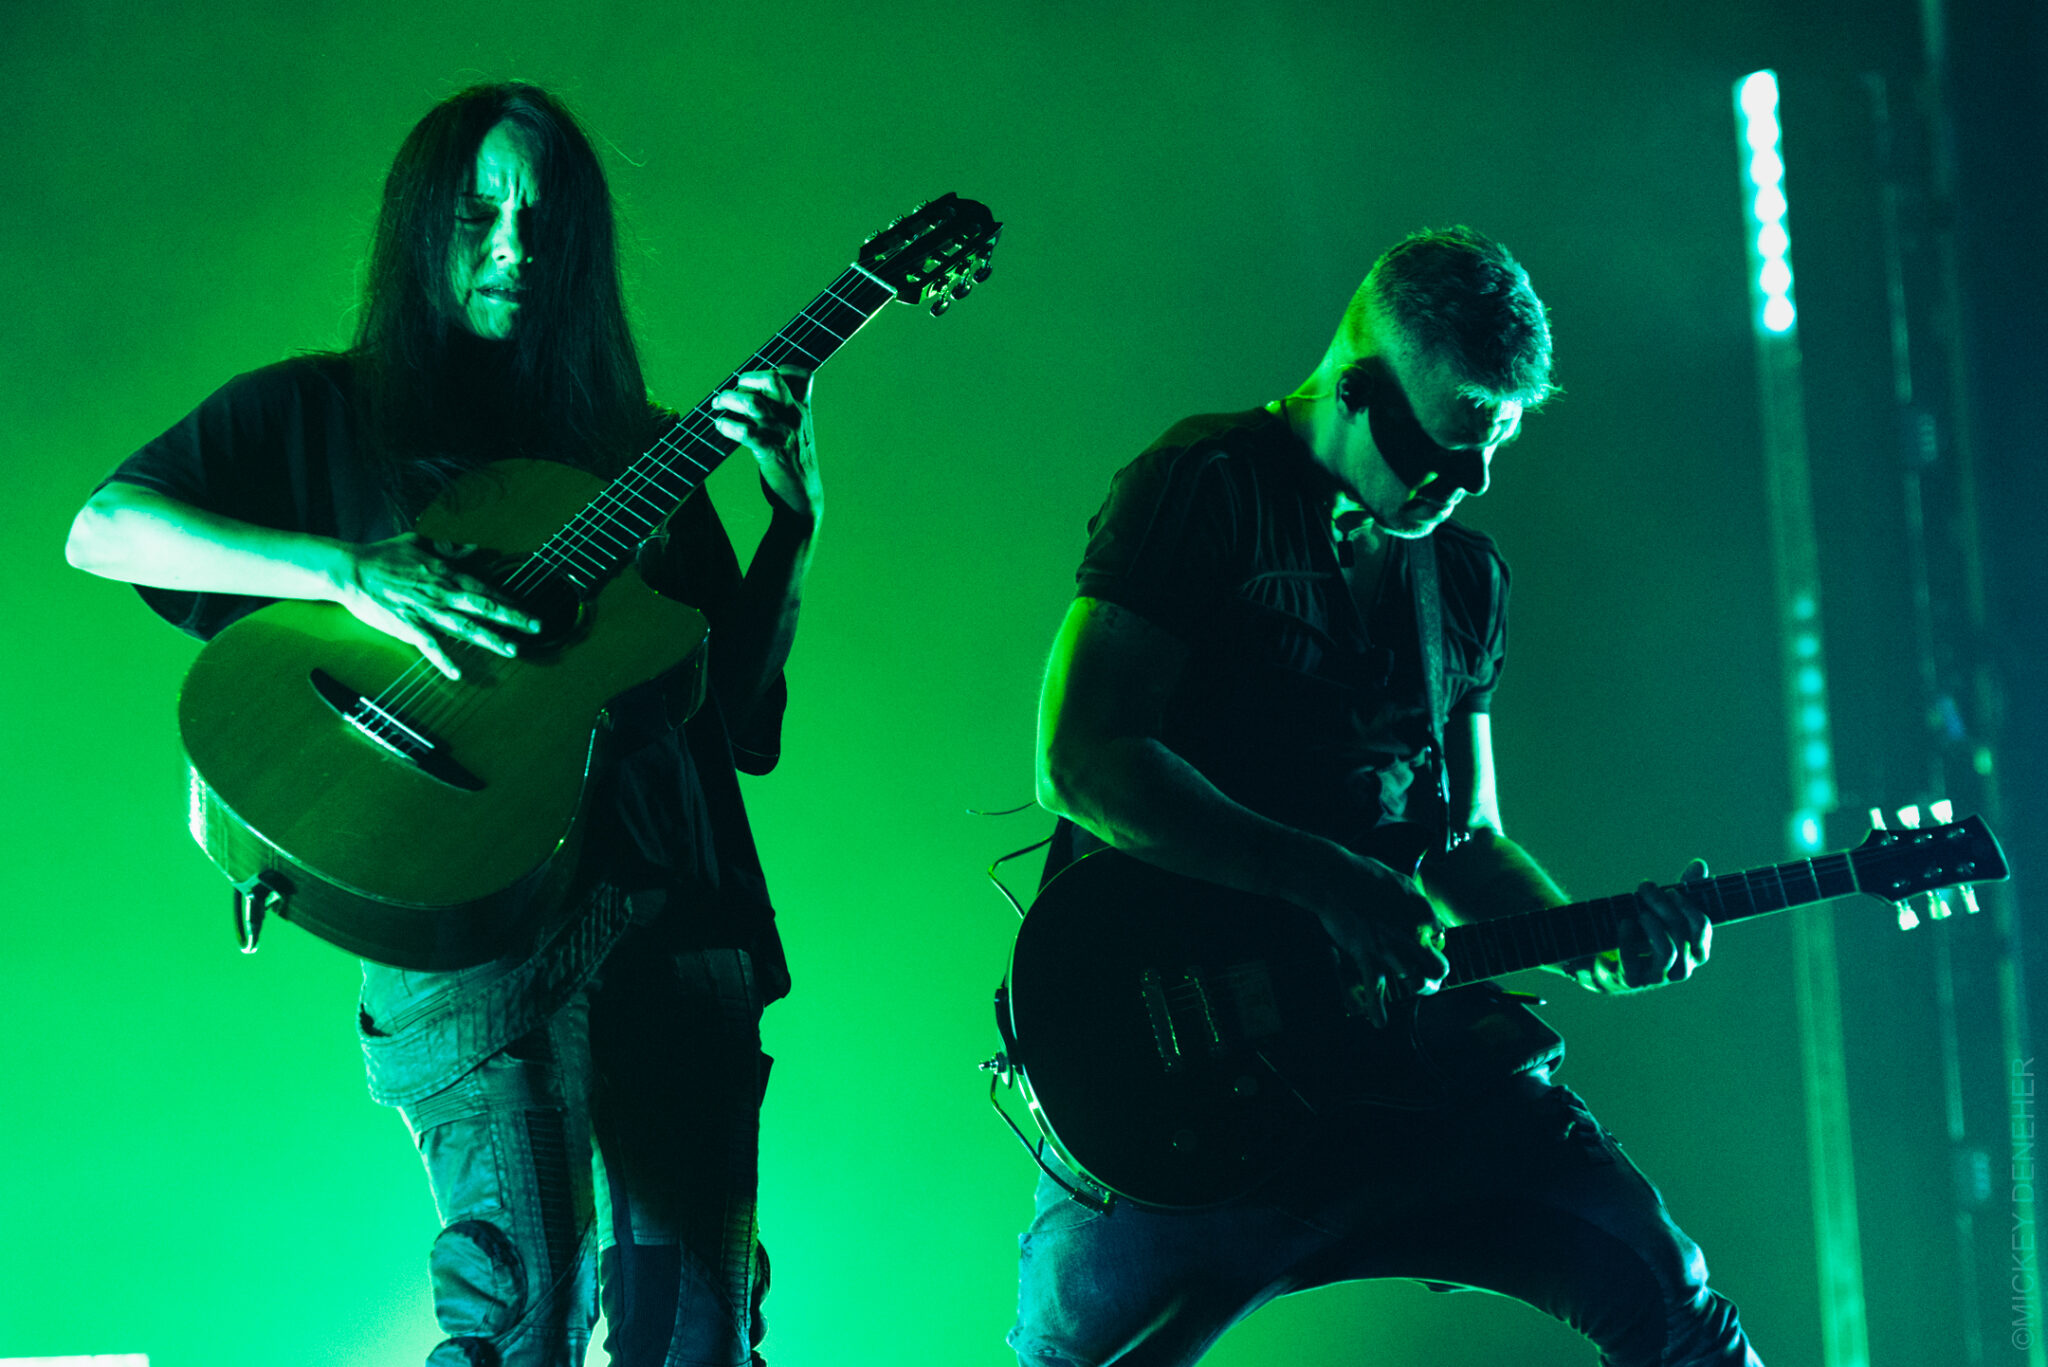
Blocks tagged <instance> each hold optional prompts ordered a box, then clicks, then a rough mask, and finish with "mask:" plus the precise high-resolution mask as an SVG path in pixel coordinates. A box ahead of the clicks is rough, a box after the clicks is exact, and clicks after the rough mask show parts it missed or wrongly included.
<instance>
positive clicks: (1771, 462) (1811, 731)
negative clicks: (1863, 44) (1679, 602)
mask: <svg viewBox="0 0 2048 1367" xmlns="http://www.w3.org/2000/svg"><path fill="white" fill-rule="evenodd" d="M1735 116H1736V123H1737V125H1738V126H1739V128H1740V130H1741V134H1742V144H1741V151H1742V176H1743V188H1744V200H1745V203H1746V204H1747V207H1748V218H1749V230H1748V233H1747V239H1748V243H1749V294H1750V304H1751V312H1750V322H1751V324H1752V326H1753V327H1754V329H1755V332H1756V356H1757V378H1758V380H1759V381H1760V387H1761V389H1762V398H1763V419H1764V451H1765V460H1766V463H1767V466H1768V480H1769V484H1770V495H1771V500H1772V514H1773V515H1772V536H1773V540H1774V542H1775V546H1774V549H1775V550H1776V552H1777V567H1778V577H1779V595H1778V607H1779V625H1780V635H1781V639H1782V642H1783V647H1784V655H1785V715H1786V718H1787V720H1788V723H1789V727H1790V732H1789V737H1788V738H1789V740H1790V741H1791V762H1792V773H1791V779H1792V848H1793V849H1794V850H1795V851H1796V852H1799V853H1802V854H1812V853H1816V852H1818V851H1819V850H1821V849H1822V848H1824V845H1825V840H1826V832H1825V829H1824V827H1825V821H1824V818H1825V817H1826V815H1827V813H1829V812H1831V811H1833V810H1834V809H1835V806H1836V794H1835V760H1834V744H1833V740H1832V736H1831V730H1830V727H1829V724H1828V680H1827V667H1826V662H1825V660H1824V659H1823V657H1822V652H1821V634H1820V568H1819V556H1818V553H1817V552H1816V550H1815V548H1814V538H1813V499H1812V494H1811V492H1810V488H1809V479H1808V475H1807V460H1806V403H1805V396H1804V391H1803V389H1802V387H1801V383H1800V375H1799V309H1798V306H1797V305H1796V304H1794V303H1793V300H1792V235H1791V233H1790V232H1789V231H1788V230H1787V228H1786V209H1787V202H1786V199H1785V157H1784V150H1783V131H1782V128H1781V126H1780V124H1779V122H1778V78H1777V75H1776V73H1774V72H1770V71H1758V72H1755V73H1753V74H1751V75H1748V76H1745V77H1743V79H1742V80H1741V81H1739V82H1738V83H1737V84H1736V87H1735Z"/></svg>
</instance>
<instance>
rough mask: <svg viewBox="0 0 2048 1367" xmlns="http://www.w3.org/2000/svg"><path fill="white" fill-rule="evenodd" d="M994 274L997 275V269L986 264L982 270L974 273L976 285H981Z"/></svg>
mask: <svg viewBox="0 0 2048 1367" xmlns="http://www.w3.org/2000/svg"><path fill="white" fill-rule="evenodd" d="M993 274H995V267H993V266H990V265H987V264H984V265H983V266H982V267H981V269H980V270H977V271H976V272H975V273H974V283H975V284H977V285H979V284H980V283H981V282H982V281H984V280H986V279H988V278H989V276H991V275H993Z"/></svg>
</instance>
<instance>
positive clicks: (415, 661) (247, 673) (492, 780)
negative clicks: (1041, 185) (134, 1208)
mask: <svg viewBox="0 0 2048 1367" xmlns="http://www.w3.org/2000/svg"><path fill="white" fill-rule="evenodd" d="M1001 229H1002V225H1001V224H999V223H997V222H996V221H995V220H994V219H993V218H992V217H990V215H989V211H988V209H987V208H986V207H985V206H983V205H981V204H977V203H975V202H974V201H972V200H963V199H960V198H958V197H957V196H955V195H950V194H949V195H946V196H944V197H942V198H940V199H937V200H934V201H932V202H931V203H929V204H926V205H923V206H921V207H920V208H919V209H917V210H916V211H915V212H914V213H911V214H909V215H908V216H906V217H904V218H902V219H899V220H898V221H897V222H895V223H893V224H891V225H890V226H889V227H887V228H885V229H883V230H882V231H881V232H880V233H877V234H876V235H875V236H874V237H871V238H869V239H868V241H867V242H866V243H865V245H863V246H862V248H861V250H860V252H859V255H858V257H857V259H856V260H855V261H854V263H853V264H852V265H850V266H848V267H847V268H846V270H845V271H844V272H843V273H842V274H841V275H840V276H839V277H838V279H836V280H834V281H833V282H832V283H831V284H830V285H829V286H827V287H826V289H825V291H824V292H823V293H822V294H820V295H818V297H817V298H815V299H813V300H812V301H811V302H810V303H809V304H807V305H806V306H805V307H804V308H803V310H802V311H801V312H799V313H798V314H797V315H796V317H795V318H794V319H792V320H791V321H790V322H789V323H788V324H786V325H785V326H784V327H783V328H782V329H781V330H780V331H779V332H777V333H776V334H775V335H774V336H773V337H772V338H770V339H769V341H768V342H767V344H766V345H764V346H762V347H761V348H760V350H758V351H756V352H754V353H753V355H751V356H750V357H748V358H747V360H746V361H745V362H743V363H742V364H741V365H740V366H739V367H738V368H737V370H736V371H735V373H737V371H743V370H756V369H765V368H767V367H770V366H776V365H792V366H798V367H802V368H804V369H807V370H815V369H816V368H817V367H818V366H819V365H821V364H823V363H824V362H825V360H826V359H827V358H829V357H830V356H832V355H833V354H834V353H835V352H837V351H838V350H839V348H840V346H841V345H842V344H844V343H845V342H846V340H847V339H848V338H850V337H852V336H853V334H854V333H855V332H857V331H858V330H859V329H860V328H861V326H862V325H863V324H865V323H866V322H867V321H868V320H869V319H870V318H872V317H873V316H874V315H875V314H877V313H879V312H880V311H881V310H882V307H883V306H884V305H885V304H887V303H889V302H890V301H891V300H897V301H900V302H903V303H920V304H928V305H930V307H931V310H932V312H933V313H934V314H937V313H942V312H944V311H945V309H946V308H947V307H948V306H949V305H950V304H952V303H953V302H954V301H956V300H958V299H960V298H963V297H965V295H966V294H967V292H968V291H969V290H970V289H972V288H973V286H974V285H975V284H976V283H978V282H980V281H981V280H984V279H986V278H987V277H988V273H989V265H988V262H989V255H990V253H991V252H992V251H993V250H994V248H995V245H996V241H997V239H998V237H999V236H1000V234H1001ZM730 384H731V380H730V379H728V381H727V382H726V384H724V385H721V386H719V389H718V390H714V391H713V392H712V395H708V396H706V398H705V399H704V400H703V401H702V402H701V403H699V404H698V405H697V406H696V407H695V408H694V409H692V410H691V411H690V412H689V413H687V414H685V415H684V416H683V417H682V418H681V419H680V420H678V421H677V422H675V423H674V424H673V425H672V426H669V427H668V428H667V429H666V430H665V431H664V432H663V433H662V435H661V438H660V439H659V440H658V441H657V442H656V443H655V444H654V446H653V447H651V448H650V449H649V450H648V451H647V452H646V453H645V454H643V455H642V456H640V457H639V459H637V460H636V461H634V462H633V463H632V465H631V466H629V467H628V468H627V469H626V471H625V472H624V473H623V474H621V475H620V476H618V478H616V479H614V480H612V481H611V482H610V483H608V484H607V483H605V482H604V481H602V480H600V479H599V478H597V477H596V476H593V475H590V474H587V473H585V472H583V471H581V470H577V469H574V468H572V467H570V466H567V465H561V464H556V463H553V462H548V461H538V460H516V461H504V462H500V463H498V464H496V465H493V466H490V467H488V468H486V469H484V470H481V471H478V472H476V473H474V474H472V475H469V476H467V477H465V478H463V479H461V480H459V481H458V482H456V483H455V484H454V485H453V486H452V487H451V488H450V489H449V490H448V491H447V492H446V493H444V494H443V495H442V496H441V497H440V498H439V499H437V500H435V502H434V503H433V504H432V505H431V506H430V507H428V508H427V509H426V511H425V512H423V513H422V514H421V515H420V517H419V519H418V521H417V524H416V527H415V530H417V531H418V532H419V534H420V535H422V536H425V537H431V538H434V539H437V540H444V541H449V542H455V543H459V544H469V545H474V546H477V547H479V548H480V550H479V551H478V552H477V555H476V559H475V561H470V560H466V561H465V568H469V567H470V565H471V564H472V563H476V564H489V565H491V566H493V567H495V569H494V572H493V573H492V577H493V578H494V579H495V580H496V582H498V583H499V584H500V585H501V587H503V588H504V589H505V590H506V592H507V593H508V595H509V596H511V597H512V599H513V600H514V601H515V602H517V603H519V604H520V605H521V606H522V607H525V608H526V609H527V610H528V611H529V612H531V613H532V614H533V615H535V616H537V617H539V618H540V619H541V621H542V623H543V627H542V629H541V631H540V632H538V633H537V634H536V636H535V638H534V639H533V640H532V641H531V642H530V643H523V644H522V645H521V647H520V650H519V654H518V655H517V657H516V658H513V659H509V660H507V659H501V658H499V657H496V656H491V655H489V654H487V653H486V652H484V651H481V650H477V649H470V648H464V647H457V649H458V651H460V652H461V653H460V656H459V662H460V663H461V665H462V668H463V677H462V678H461V680H459V681H453V680H450V679H448V678H446V677H445V676H443V675H442V674H441V673H440V672H439V671H438V670H436V669H435V668H433V667H432V666H431V665H429V664H427V663H426V662H425V661H424V660H423V659H422V658H421V657H420V655H419V653H418V652H417V651H416V650H415V649H414V648H413V647H412V646H410V645H407V644H406V643H404V642H402V641H398V640H396V639H394V638H392V637H390V636H386V635H384V634H383V633H382V632H379V631H376V630H375V629H373V628H371V627H369V626H366V625H364V624H363V623H362V622H360V621H358V620H357V619H356V618H355V617H354V616H352V615H351V614H350V613H349V612H348V611H347V610H346V609H344V608H342V607H340V606H338V605H336V604H333V603H323V602H300V601H287V602H279V603H275V604H272V605H271V606H268V607H265V608H262V609H261V610H259V611H257V612H254V613H251V614H250V615H249V616H247V617H244V618H242V619H241V620H240V621H237V622H236V623H234V624H233V625H231V626H229V627H228V628H227V629H226V630H225V631H223V632H221V633H220V634H219V635H218V636H216V637H215V638H214V639H213V640H212V641H210V642H209V643H208V644H207V645H206V647H205V648H204V649H203V650H202V651H201V652H200V654H199V657H198V659H197V660H196V661H195V662H194V663H193V665H192V668H191V671H190V672H189V673H188V674H187V676H186V678H185V684H184V688H183V691H182V692H181V693H180V695H179V698H178V726H179V733H180V738H181V740H182V741H183V744H184V749H185V755H186V758H187V760H188V761H189V770H190V825H191V831H192V835H193V838H194V839H196V840H197V841H198V842H199V845H200V848H201V849H203V850H204V851H205V852H206V855H207V857H208V858H209V859H211V860H212V861H213V862H214V864H215V865H217V866H218V867H219V869H220V870H221V872H222V873H224V874H225V875H227V877H228V879H229V881H230V882H231V883H232V884H234V886H235V889H236V899H235V910H236V928H237V933H238V935H239V936H240V937H241V940H242V945H243V948H244V949H245V950H246V949H253V948H254V947H255V942H256V935H257V934H258V932H259V931H260V928H261V924H262V918H263V915H264V913H265V912H266V911H275V912H277V913H278V914H279V915H281V916H284V917H286V918H287V919H289V920H291V921H293V922H294V923H296V924H298V925H301V926H303V927H305V928H306V929H307V930H310V931H312V932H313V933H314V934H315V935H318V936H320V937H322V938H323V939H326V940H328V941H330V942H332V943H334V944H336V945H339V946H340V947H342V948H343V949H346V950H349V951H350V952H352V953H355V954H360V955H363V956H364V957H366V958H370V959H375V960H377V961H379V962H382V963H387V964H392V965H395V966H397V967H401V968H413V969H452V968H461V967H465V966H468V965H472V964H477V963H481V962H484V961H485V960H487V959H490V958H493V957H495V956H497V955H499V954H503V953H506V952H508V951H509V950H511V949H513V948H515V947H516V946H517V944H519V943H520V942H521V940H522V938H523V937H526V936H529V935H531V934H532V933H533V932H534V931H535V930H536V929H538V928H540V927H541V926H542V925H543V924H544V922H545V920H546V918H547V917H549V916H550V915H552V914H554V913H556V912H557V911H558V910H559V904H560V903H561V901H562V900H563V898H564V896H565V894H566V893H567V891H568V884H569V881H570V879H571V877H572V875H573V873H574V867H575V863H576V852H577V850H578V848H579V846H580V840H579V815H580V812H581V808H582V804H583V797H584V792H585V789H586V787H587V786H588V781H589V778H590V775H591V773H592V768H593V765H594V763H595V762H596V760H597V758H598V753H599V739H600V733H601V731H602V729H603V727H604V725H605V722H606V716H605V707H606V705H607V704H608V703H609V702H610V701H611V700H613V699H615V698H617V697H618V696H619V695H621V694H622V693H625V692H626V691H628V690H629V689H631V688H633V687H635V686H637V685H639V684H642V683H645V682H647V681H650V680H653V679H656V678H660V677H662V676H664V675H667V676H669V680H670V682H669V684H668V687H669V689H670V695H671V697H675V696H678V695H681V696H683V697H684V698H686V699H687V698H688V697H689V696H691V695H692V694H694V696H695V697H697V698H699V699H701V697H702V689H703V676H702V663H703V655H704V642H705V636H706V627H705V622H704V618H703V617H702V616H701V615H700V614H699V613H697V612H696V611H695V610H694V609H692V608H690V607H687V606H685V605H683V604H681V603H678V602H676V601H674V600H672V599H669V598H665V597H663V596H662V595H661V594H659V593H657V592H655V591H654V590H653V589H652V588H650V587H649V586H648V585H647V583H646V582H645V580H643V579H642V578H641V577H640V574H639V572H638V570H637V569H636V568H635V567H634V563H633V561H634V557H635V554H636V553H637V552H638V550H639V548H640V546H641V545H642V544H643V543H644V542H645V541H646V540H647V539H648V538H649V537H650V536H652V535H653V534H654V533H655V532H656V531H657V530H659V529H660V527H661V526H662V525H663V523H664V522H665V521H666V520H667V519H668V517H669V515H670V514H671V513H672V512H674V511H675V509H676V508H677V507H679V506H680V505H681V504H682V502H683V501H684V500H685V499H687V498H688V497H690V495H691V494H693V493H694V492H696V490H697V488H698V487H699V486H700V485H701V484H702V483H703V481H704V479H705V477H706V476H708V475H709V474H710V473H711V471H712V470H713V469H714V468H715V467H716V466H717V465H718V464H719V462H720V461H722V460H723V459H724V458H725V457H726V456H727V455H728V454H730V453H731V451H732V450H733V448H734V447H735V446H736V445H737V443H735V442H734V441H732V440H731V439H729V438H727V437H724V436H722V435H720V434H719V432H718V430H717V428H716V427H715V426H714V424H713V420H712V419H713V414H712V409H711V407H710V405H711V399H712V397H715V396H716V394H717V393H718V392H720V390H723V389H725V388H728V387H730ZM693 674H694V678H693Z"/></svg>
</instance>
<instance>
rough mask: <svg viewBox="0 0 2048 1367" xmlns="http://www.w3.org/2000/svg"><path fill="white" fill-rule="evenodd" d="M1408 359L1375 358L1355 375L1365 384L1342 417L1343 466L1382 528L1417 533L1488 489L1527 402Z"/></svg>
mask: <svg viewBox="0 0 2048 1367" xmlns="http://www.w3.org/2000/svg"><path fill="white" fill-rule="evenodd" d="M1403 359H1404V358H1402V357H1399V356H1377V357H1373V358H1371V359H1369V360H1368V361H1366V363H1365V365H1364V367H1363V371H1364V373H1363V374H1361V375H1358V376H1355V377H1354V378H1353V379H1352V381H1351V383H1353V384H1359V385H1362V389H1361V392H1358V393H1356V394H1354V395H1353V397H1354V398H1355V399H1356V400H1357V401H1358V407H1357V408H1356V410H1355V411H1346V412H1345V415H1344V417H1343V419H1342V421H1343V424H1344V432H1343V442H1344V467H1345V468H1344V470H1343V472H1342V473H1344V474H1345V475H1346V476H1347V477H1348V478H1349V479H1350V481H1351V482H1352V484H1353V485H1354V489H1355V493H1356V496H1357V498H1358V501H1359V503H1360V504H1361V505H1362V506H1363V507H1364V508H1365V510H1366V512H1367V513H1369V514H1370V515H1371V516H1372V520H1373V522H1374V523H1375V524H1376V525H1377V526H1378V527H1379V528H1380V529H1381V530H1382V531H1385V532H1387V533H1389V534H1391V535H1393V536H1398V537H1418V536H1427V535H1429V534H1430V533H1431V532H1433V531H1435V530H1436V529H1437V528H1438V527H1440V526H1442V525H1443V523H1444V521H1445V520H1446V519H1447V518H1449V517H1450V515H1451V514H1452V512H1454V511H1455V510H1456V509H1457V506H1458V504H1459V503H1461V502H1463V501H1464V499H1465V498H1466V497H1467V496H1471V497H1475V498H1476V497H1477V496H1478V495H1480V494H1483V493H1485V492H1486V490H1487V486H1488V484H1489V483H1490V482H1491V472H1492V465H1493V453H1494V452H1495V451H1496V450H1497V449H1499V448H1500V447H1501V446H1503V445H1505V444H1506V443H1508V442H1510V441H1513V440H1514V439H1515V437H1516V436H1518V435H1519V434H1520V432H1521V426H1522V405H1521V404H1519V403H1517V402H1516V401H1515V400H1513V399H1506V400H1488V399H1475V398H1473V397H1471V396H1470V395H1468V394H1461V393H1459V392H1458V391H1459V385H1458V381H1457V378H1456V377H1455V376H1454V375H1453V374H1452V373H1451V371H1450V370H1449V369H1448V368H1447V367H1445V366H1441V365H1420V364H1406V365H1404V364H1402V361H1403ZM1346 407H1347V408H1348V405H1347V406H1346Z"/></svg>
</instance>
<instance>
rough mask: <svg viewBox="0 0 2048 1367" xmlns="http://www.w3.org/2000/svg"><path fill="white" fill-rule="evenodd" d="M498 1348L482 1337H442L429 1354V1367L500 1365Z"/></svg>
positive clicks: (496, 1366) (488, 1366) (494, 1366)
mask: <svg viewBox="0 0 2048 1367" xmlns="http://www.w3.org/2000/svg"><path fill="white" fill-rule="evenodd" d="M500 1361H501V1359H500V1358H499V1357H498V1350H497V1349H495V1348H493V1347H491V1345H490V1344H488V1343H486V1342H485V1341H484V1340H482V1339H442V1340H441V1341H440V1342H439V1343H437V1344H435V1345H434V1351H433V1352H431V1353H429V1354H427V1367H498V1364H499V1362H500Z"/></svg>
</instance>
